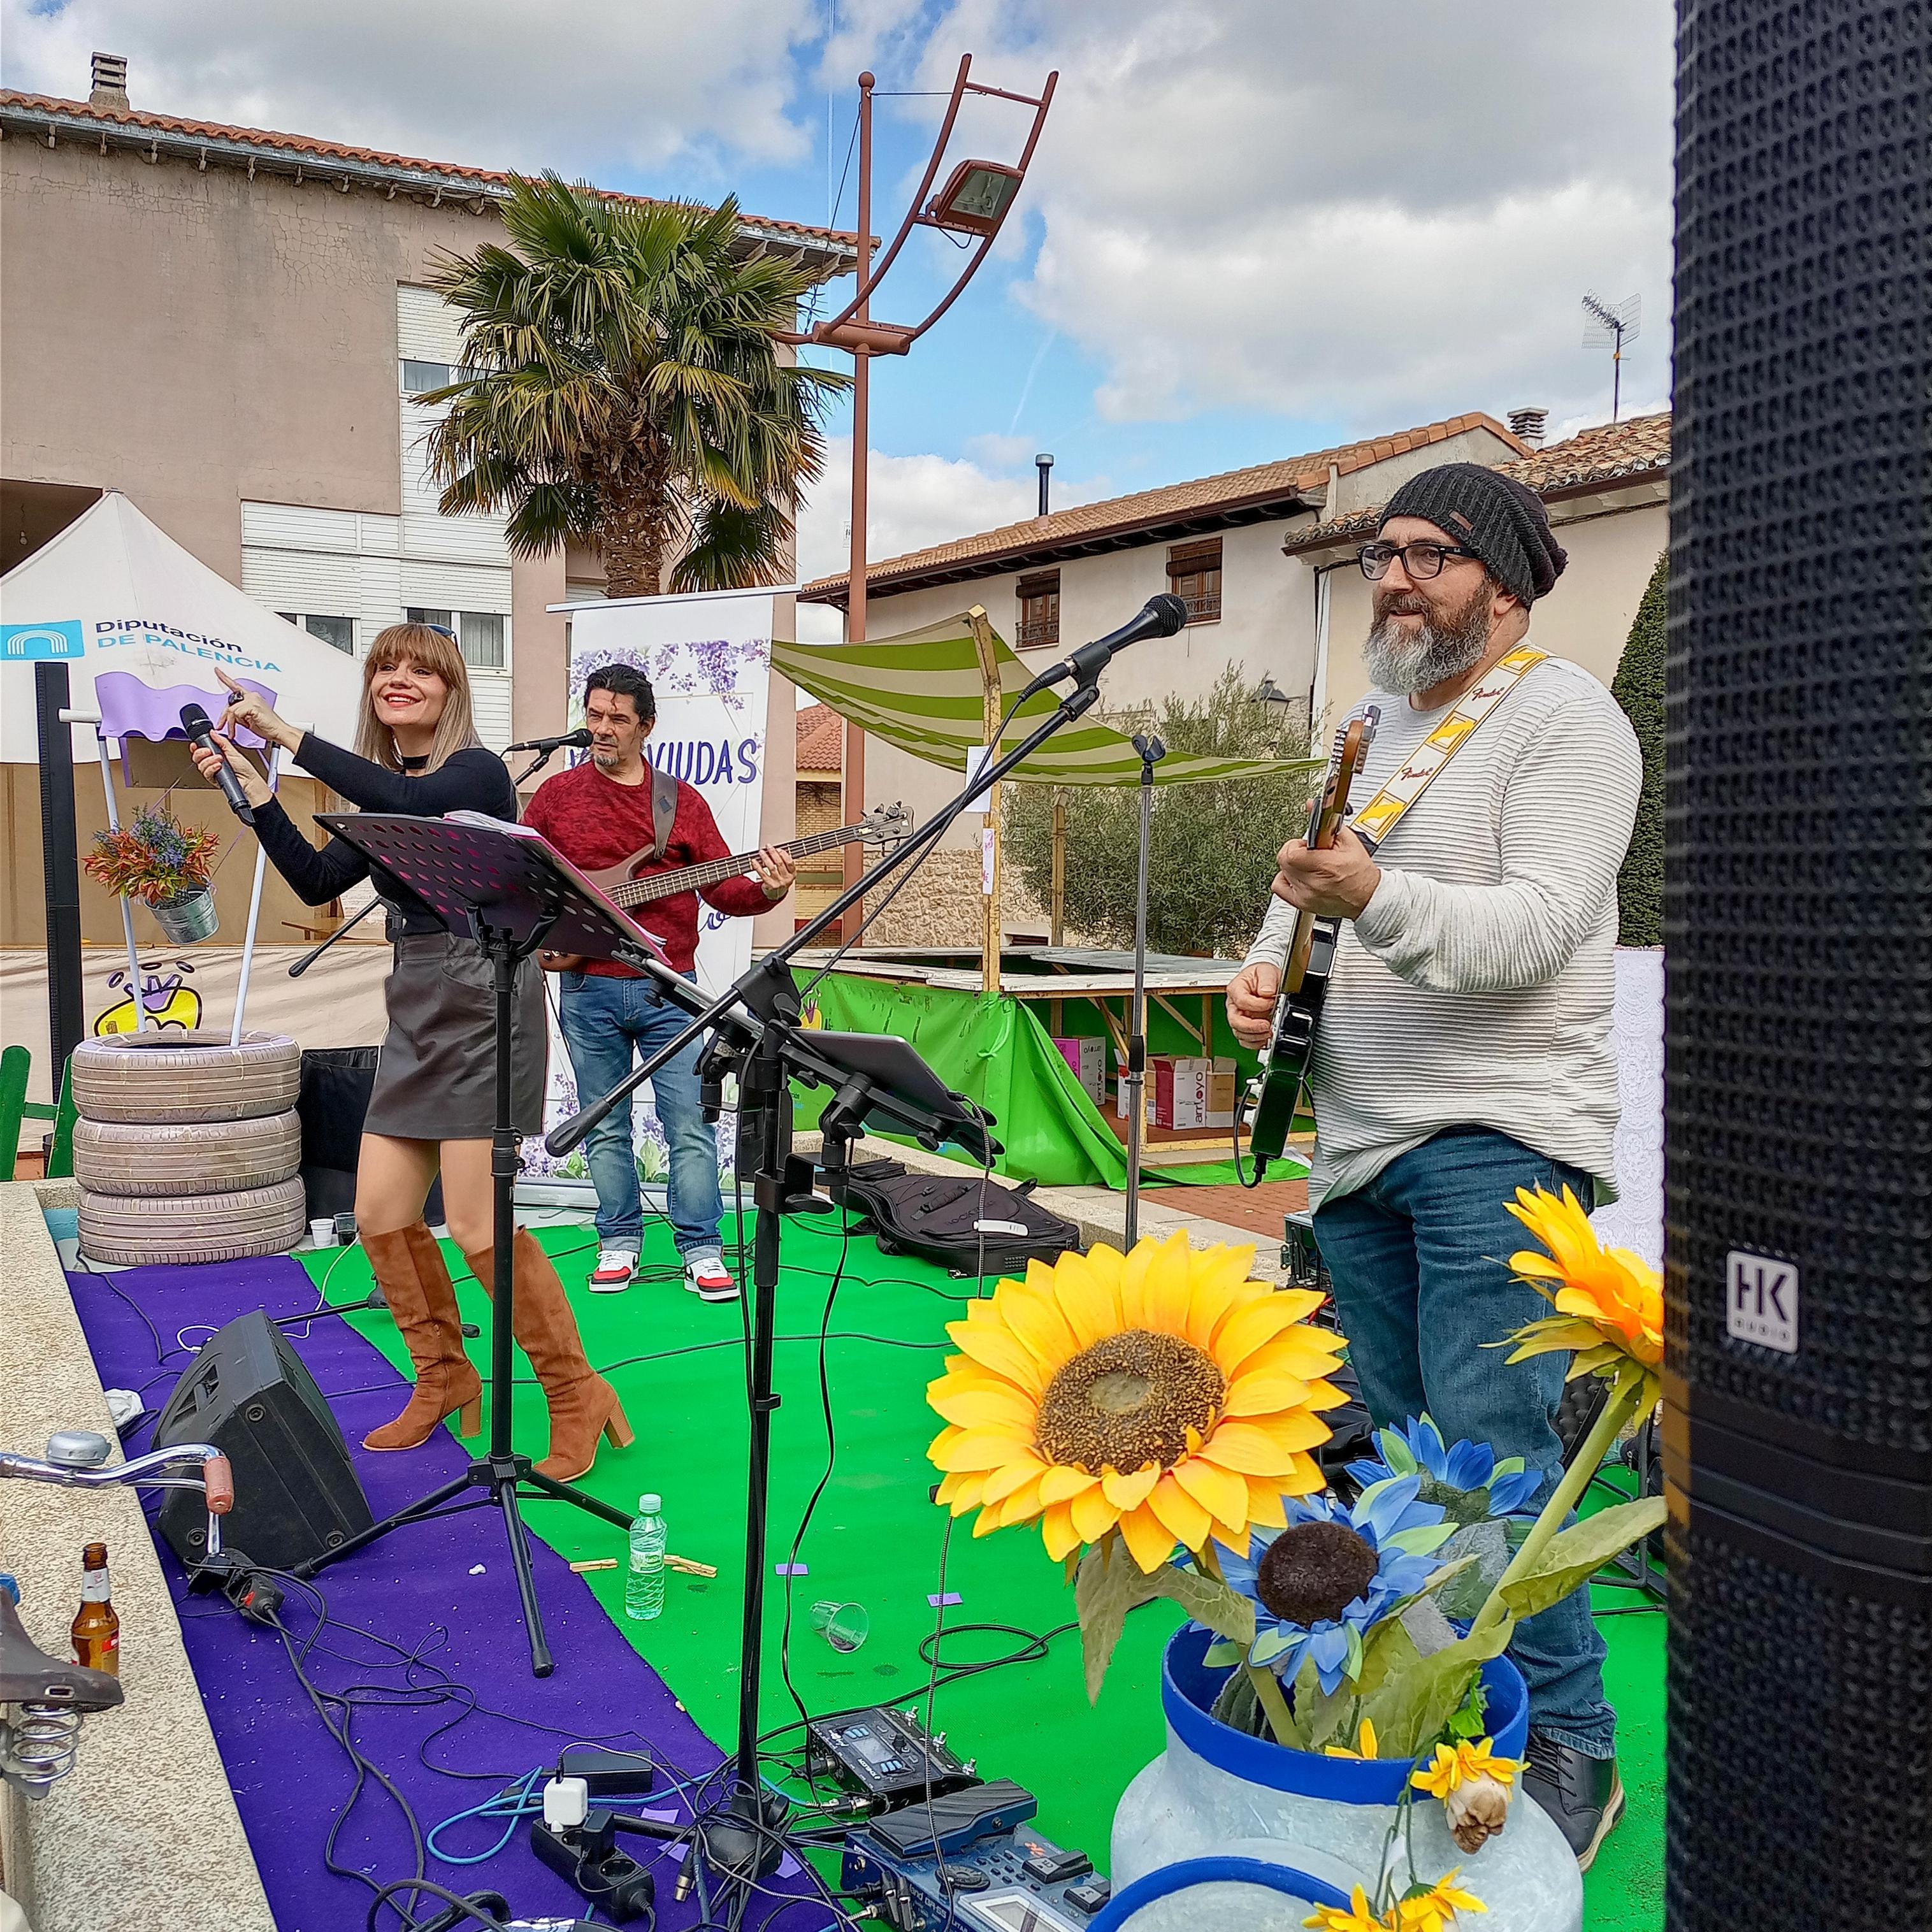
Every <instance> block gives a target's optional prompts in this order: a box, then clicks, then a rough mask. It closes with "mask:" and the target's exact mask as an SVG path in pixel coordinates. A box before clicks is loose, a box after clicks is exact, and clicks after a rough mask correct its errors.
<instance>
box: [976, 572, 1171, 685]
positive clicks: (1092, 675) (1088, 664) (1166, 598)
mask: <svg viewBox="0 0 1932 1932" xmlns="http://www.w3.org/2000/svg"><path fill="white" fill-rule="evenodd" d="M1186 623H1187V601H1186V600H1185V599H1184V598H1179V597H1177V596H1175V594H1174V592H1172V591H1171V590H1163V592H1161V593H1160V595H1159V596H1157V597H1150V598H1148V601H1146V603H1145V604H1143V605H1142V607H1141V610H1140V614H1139V616H1136V617H1132V618H1130V619H1128V621H1127V622H1126V623H1124V624H1123V625H1121V627H1120V628H1119V629H1118V630H1117V631H1109V632H1108V633H1107V634H1106V636H1105V637H1096V638H1095V639H1094V641H1093V642H1092V643H1091V644H1082V646H1080V648H1079V649H1078V650H1077V651H1076V652H1073V655H1071V656H1070V657H1064V658H1061V661H1059V663H1058V664H1049V665H1048V666H1047V667H1046V670H1043V671H1042V672H1041V673H1040V675H1039V676H1037V678H1035V679H1034V681H1033V682H1032V683H1031V684H1030V685H1028V686H1027V688H1025V690H1024V691H1022V692H1021V693H1020V694H1019V699H1018V700H1017V701H1016V703H1015V704H1014V706H1013V709H1014V710H1016V711H1017V710H1018V709H1019V706H1021V705H1022V704H1024V703H1025V702H1026V700H1028V698H1029V697H1032V695H1033V694H1034V692H1035V691H1044V690H1046V688H1047V687H1048V685H1054V684H1064V683H1065V682H1067V679H1069V678H1071V679H1073V681H1074V682H1075V683H1076V684H1091V683H1093V682H1094V681H1095V679H1097V678H1098V677H1099V676H1100V673H1102V672H1103V670H1106V668H1107V667H1108V665H1109V664H1110V663H1112V661H1113V659H1114V657H1115V654H1116V653H1117V652H1121V651H1124V650H1125V649H1127V646H1129V645H1130V644H1137V643H1140V642H1141V640H1142V639H1143V638H1145V637H1172V636H1173V635H1174V634H1175V631H1178V630H1180V629H1181V628H1182V627H1183V626H1184V625H1185V624H1186ZM1009 715H1010V714H1009Z"/></svg>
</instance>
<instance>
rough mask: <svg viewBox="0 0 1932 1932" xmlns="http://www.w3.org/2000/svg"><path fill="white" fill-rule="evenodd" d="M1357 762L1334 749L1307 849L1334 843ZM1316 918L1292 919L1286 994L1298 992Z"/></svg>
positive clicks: (1314, 811) (1310, 826) (1312, 818)
mask: <svg viewBox="0 0 1932 1932" xmlns="http://www.w3.org/2000/svg"><path fill="white" fill-rule="evenodd" d="M1358 757H1359V754H1358V756H1357V757H1350V756H1349V754H1347V753H1346V751H1343V749H1342V748H1340V747H1339V746H1338V748H1337V754H1336V760H1335V765H1334V769H1333V770H1332V771H1331V773H1330V774H1329V777H1328V781H1327V782H1326V783H1325V784H1324V785H1323V786H1322V790H1321V791H1320V793H1319V794H1318V795H1317V796H1316V800H1315V802H1314V804H1313V806H1312V807H1311V808H1310V811H1309V814H1308V839H1307V844H1308V849H1309V850H1310V851H1311V852H1324V851H1326V850H1328V847H1330V846H1331V845H1333V844H1334V842H1335V839H1336V835H1337V833H1339V832H1340V830H1341V829H1342V823H1343V820H1344V819H1346V817H1348V815H1349V790H1350V787H1352V785H1353V784H1354V782H1355V769H1356V764H1357V762H1358ZM1315 927H1316V918H1315V915H1314V914H1313V913H1312V912H1309V911H1307V910H1303V911H1301V912H1298V913H1296V915H1295V936H1294V937H1293V938H1292V939H1291V940H1290V941H1289V947H1288V959H1287V964H1286V968H1285V970H1284V971H1283V974H1282V985H1283V987H1284V989H1286V991H1288V992H1291V993H1294V992H1300V991H1301V983H1302V980H1303V979H1304V977H1305V976H1306V974H1307V971H1308V956H1309V954H1310V952H1311V951H1312V950H1313V948H1314V945H1315Z"/></svg>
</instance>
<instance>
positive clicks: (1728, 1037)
mask: <svg viewBox="0 0 1932 1932" xmlns="http://www.w3.org/2000/svg"><path fill="white" fill-rule="evenodd" d="M1928 42H1932V16H1928V10H1927V7H1926V6H1925V5H1922V4H1914V5H1856V4H1853V0H1810V4H1788V5H1777V4H1770V0H1680V4H1679V44H1678V153H1677V163H1678V205H1677V286H1676V398H1675V404H1674V408H1675V420H1674V424H1673V474H1672V514H1671V591H1670V596H1671V615H1670V659H1669V670H1668V700H1667V733H1668V745H1669V751H1668V766H1667V786H1666V799H1667V805H1666V811H1667V827H1668V837H1669V841H1670V866H1669V869H1668V883H1667V889H1666V893H1665V942H1666V949H1667V960H1668V985H1669V1005H1668V1020H1667V1067H1668V1072H1667V1134H1666V1154H1667V1172H1668V1177H1669V1178H1668V1190H1667V1200H1668V1222H1669V1230H1668V1237H1667V1256H1666V1266H1665V1276H1666V1280H1665V1292H1666V1297H1667V1313H1666V1334H1667V1349H1668V1351H1669V1362H1670V1367H1671V1368H1672V1369H1673V1371H1674V1372H1675V1373H1676V1375H1678V1376H1681V1377H1682V1378H1683V1379H1684V1381H1685V1384H1686V1385H1687V1386H1688V1391H1689V1408H1690V1418H1691V1428H1690V1483H1691V1491H1692V1499H1693V1500H1692V1505H1691V1507H1692V1511H1693V1516H1692V1520H1691V1527H1690V1529H1688V1531H1686V1532H1683V1533H1682V1534H1679V1535H1675V1536H1673V1539H1672V1543H1671V1549H1672V1562H1673V1577H1674V1588H1675V1595H1676V1607H1677V1611H1678V1614H1677V1615H1676V1616H1674V1618H1673V1625H1672V1630H1671V1636H1670V1696H1671V1715H1670V1869H1669V1873H1668V1891H1667V1896H1668V1915H1669V1917H1668V1922H1669V1924H1670V1926H1671V1927H1673V1932H1707V1929H1708V1932H1718V1928H1719V1927H1724V1928H1725V1932H1730V1929H1731V1928H1733V1927H1739V1926H1746V1925H1748V1926H1751V1927H1764V1928H1766V1932H1772V1928H1776V1929H1777V1932H1784V1928H1786V1927H1790V1928H1793V1932H1796V1928H1797V1927H1805V1928H1808V1932H1809V1928H1812V1927H1819V1928H1825V1927H1853V1926H1858V1927H1863V1926H1866V1925H1871V1926H1878V1925H1885V1926H1892V1925H1899V1926H1905V1925H1911V1926H1914V1927H1925V1926H1928V1925H1932V1867H1928V1862H1927V1861H1928V1857H1932V1853H1928V1850H1927V1846H1928V1843H1929V1842H1932V1799H1928V1797H1927V1791H1928V1790H1932V1577H1925V1576H1916V1577H1915V1576H1912V1575H1910V1574H1905V1575H1894V1576H1893V1577H1890V1578H1888V1579H1886V1580H1882V1582H1874V1580H1873V1579H1871V1578H1870V1577H1861V1575H1860V1574H1859V1572H1858V1570H1857V1569H1856V1568H1855V1567H1854V1566H1852V1565H1843V1566H1835V1565H1833V1564H1832V1562H1830V1561H1829V1560H1828V1559H1826V1558H1825V1557H1823V1556H1821V1555H1820V1554H1819V1553H1817V1550H1815V1549H1807V1548H1805V1547H1799V1546H1796V1545H1792V1544H1784V1545H1778V1544H1768V1543H1766V1541H1765V1540H1764V1539H1763V1538H1761V1537H1760V1536H1758V1535H1757V1534H1756V1533H1755V1532H1753V1531H1751V1529H1749V1527H1748V1525H1747V1526H1743V1527H1740V1526H1737V1525H1736V1524H1730V1523H1727V1519H1725V1518H1724V1517H1718V1516H1716V1515H1715V1514H1712V1512H1711V1511H1709V1510H1707V1509H1700V1508H1699V1507H1698V1505H1697V1502H1696V1496H1697V1474H1698V1470H1699V1468H1700V1458H1702V1459H1703V1466H1704V1467H1706V1469H1712V1468H1714V1467H1715V1462H1714V1460H1712V1459H1713V1458H1715V1457H1716V1456H1718V1454H1723V1455H1724V1457H1727V1460H1728V1463H1729V1469H1728V1473H1729V1474H1730V1475H1731V1476H1733V1478H1739V1479H1740V1480H1741V1481H1743V1482H1745V1483H1746V1484H1748V1483H1749V1482H1750V1481H1751V1480H1752V1475H1751V1466H1750V1461H1751V1459H1750V1456H1749V1439H1750V1438H1751V1437H1754V1436H1755V1437H1757V1438H1759V1439H1763V1440H1764V1441H1767V1442H1775V1443H1778V1444H1779V1445H1781V1447H1783V1448H1786V1449H1787V1450H1791V1451H1796V1452H1797V1453H1798V1454H1800V1455H1802V1457H1808V1458H1809V1459H1811V1463H1812V1465H1813V1466H1814V1467H1822V1468H1823V1469H1826V1471H1827V1472H1828V1475H1827V1477H1826V1483H1827V1485H1828V1487H1829V1485H1831V1484H1836V1485H1837V1486H1838V1492H1839V1494H1840V1496H1841V1500H1842V1502H1843V1508H1838V1507H1836V1506H1834V1507H1833V1508H1832V1510H1830V1511H1829V1512H1827V1514H1832V1515H1836V1516H1838V1517H1840V1518H1841V1520H1843V1521H1846V1522H1851V1523H1856V1522H1858V1521H1860V1520H1864V1521H1871V1520H1874V1512H1873V1506H1872V1505H1870V1503H1869V1502H1868V1499H1867V1492H1866V1491H1865V1490H1864V1487H1863V1486H1862V1485H1863V1478H1865V1477H1867V1476H1870V1475H1879V1474H1886V1475H1891V1477H1892V1478H1894V1479H1898V1478H1907V1479H1909V1478H1911V1477H1913V1476H1922V1475H1924V1472H1927V1471H1928V1470H1932V1460H1928V1459H1932V1274H1928V1256H1932V643H1929V642H1928V638H1932V491H1929V489H1928V486H1929V485H1932V400H1928V398H1932V323H1928V316H1932V159H1928V152H1927V147H1928V139H1932V101H1928V98H1927V71H1928V65H1932V46H1929V45H1928ZM1733 1249H1742V1250H1748V1251H1751V1252H1754V1253H1760V1254H1764V1255H1769V1256H1778V1257H1780V1258H1782V1259H1787V1260H1789V1261H1790V1262H1793V1263H1795V1264H1796V1266H1797V1268H1798V1271H1799V1282H1800V1312H1799V1350H1798V1352H1797V1353H1796V1355H1785V1354H1781V1353H1778V1352H1775V1351H1773V1350H1772V1349H1767V1348H1763V1347H1760V1346H1754V1345H1752V1344H1749V1343H1741V1342H1736V1341H1733V1340H1730V1339H1729V1338H1728V1337H1727V1334H1726V1332H1725V1306H1724V1300H1725V1280H1726V1263H1727V1255H1728V1253H1729V1251H1730V1250H1733ZM1720 1406H1721V1409H1722V1413H1723V1416H1724V1421H1725V1423H1726V1424H1727V1427H1729V1428H1730V1429H1731V1430H1735V1431H1739V1432H1741V1433H1742V1437H1743V1438H1744V1439H1745V1444H1744V1448H1743V1449H1742V1451H1741V1450H1740V1448H1739V1441H1738V1438H1737V1437H1736V1436H1733V1438H1731V1439H1730V1440H1729V1442H1724V1441H1722V1440H1721V1439H1720V1438H1719V1436H1718V1433H1717V1432H1716V1430H1715V1429H1714V1428H1713V1427H1712V1426H1711V1418H1712V1411H1713V1409H1714V1408H1718V1407H1720ZM1832 1471H1835V1472H1838V1473H1837V1474H1836V1475H1831V1474H1829V1472H1832ZM1760 1480H1766V1479H1763V1478H1760ZM1924 1495H1925V1496H1927V1497H1932V1490H1927V1491H1926V1492H1925V1493H1924ZM1813 1501H1814V1504H1815V1502H1816V1497H1815V1495H1814V1498H1813ZM1773 1514H1775V1511H1771V1510H1769V1509H1768V1510H1767V1513H1766V1520H1770V1518H1771V1517H1772V1515H1773ZM1920 1514H1921V1520H1923V1519H1924V1514H1925V1512H1924V1511H1922V1510H1921V1512H1920ZM1786 1520H1787V1523H1789V1522H1790V1520H1792V1519H1790V1518H1788V1517H1787V1519H1786ZM1767 1550H1777V1551H1778V1552H1779V1554H1778V1556H1776V1557H1775V1558H1773V1557H1772V1556H1767V1555H1766V1551H1767Z"/></svg>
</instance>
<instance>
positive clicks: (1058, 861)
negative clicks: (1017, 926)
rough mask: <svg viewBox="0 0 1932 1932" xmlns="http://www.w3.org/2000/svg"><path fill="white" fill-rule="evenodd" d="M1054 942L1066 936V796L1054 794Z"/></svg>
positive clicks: (1062, 941) (1052, 907)
mask: <svg viewBox="0 0 1932 1932" xmlns="http://www.w3.org/2000/svg"><path fill="white" fill-rule="evenodd" d="M1048 910H1049V911H1050V912H1051V913H1052V915H1053V943H1054V944H1055V945H1056V946H1059V945H1062V944H1064V943H1065V941H1066V936H1067V796H1066V794H1065V793H1064V792H1055V793H1054V795H1053V903H1052V905H1051V906H1050V907H1049V908H1048Z"/></svg>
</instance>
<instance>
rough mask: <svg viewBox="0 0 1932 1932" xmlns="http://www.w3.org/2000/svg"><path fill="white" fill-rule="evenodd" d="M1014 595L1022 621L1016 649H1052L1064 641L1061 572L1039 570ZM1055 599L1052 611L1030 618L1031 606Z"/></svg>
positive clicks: (1016, 638) (1020, 585)
mask: <svg viewBox="0 0 1932 1932" xmlns="http://www.w3.org/2000/svg"><path fill="white" fill-rule="evenodd" d="M1014 596H1015V599H1016V602H1017V603H1018V604H1019V622H1018V625H1017V626H1016V630H1015V634H1014V639H1013V641H1014V644H1015V646H1016V649H1020V650H1023V651H1031V650H1050V649H1052V648H1053V647H1054V646H1055V645H1056V644H1058V643H1059V642H1060V573H1059V571H1057V570H1041V571H1033V572H1031V574H1028V575H1027V576H1025V577H1022V578H1021V579H1020V580H1019V583H1017V584H1016V585H1015V586H1014ZM1047 598H1052V610H1051V611H1050V612H1048V613H1043V614H1042V615H1040V616H1035V617H1029V616H1028V615H1027V606H1028V604H1031V603H1034V602H1044V601H1046V599H1047Z"/></svg>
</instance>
